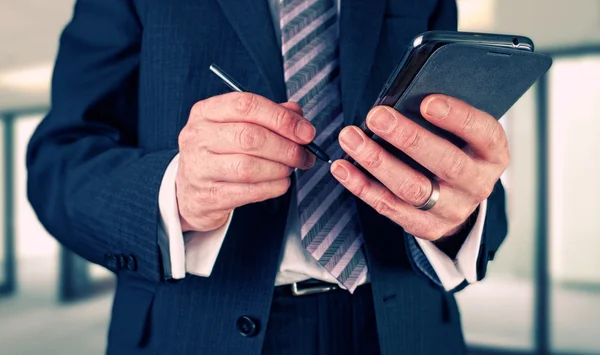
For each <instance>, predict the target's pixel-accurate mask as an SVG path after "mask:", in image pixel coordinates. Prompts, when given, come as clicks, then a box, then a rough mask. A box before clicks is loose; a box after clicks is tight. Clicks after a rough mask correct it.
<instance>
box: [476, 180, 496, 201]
mask: <svg viewBox="0 0 600 355" xmlns="http://www.w3.org/2000/svg"><path fill="white" fill-rule="evenodd" d="M480 186H482V187H481V188H479V189H478V193H477V194H476V195H475V197H476V198H477V202H478V203H480V202H481V201H483V200H485V199H486V198H488V197H490V195H491V194H492V192H493V191H494V187H493V186H490V185H489V184H481V185H480Z"/></svg>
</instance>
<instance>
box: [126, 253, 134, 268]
mask: <svg viewBox="0 0 600 355" xmlns="http://www.w3.org/2000/svg"><path fill="white" fill-rule="evenodd" d="M125 259H126V260H127V270H131V271H135V270H137V260H135V256H133V255H131V254H129V255H127V256H126V257H125Z"/></svg>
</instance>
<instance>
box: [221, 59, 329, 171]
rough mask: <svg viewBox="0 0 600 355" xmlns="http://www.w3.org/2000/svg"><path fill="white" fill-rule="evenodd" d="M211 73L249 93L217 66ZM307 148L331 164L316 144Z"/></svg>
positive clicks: (232, 88) (308, 145)
mask: <svg viewBox="0 0 600 355" xmlns="http://www.w3.org/2000/svg"><path fill="white" fill-rule="evenodd" d="M210 71H212V72H213V73H215V74H217V76H218V77H219V78H221V80H223V82H224V83H225V84H226V85H227V86H229V88H230V89H231V90H233V91H237V92H247V91H246V90H245V89H244V88H243V87H242V85H240V83H238V82H237V81H235V80H234V79H233V78H232V77H231V76H229V74H227V73H225V72H224V71H223V69H221V68H219V67H218V66H217V65H216V64H211V65H210ZM305 147H306V149H308V151H309V152H311V153H313V154H314V155H315V156H316V157H317V158H319V159H321V160H322V161H324V162H327V163H329V164H331V158H330V157H329V155H328V154H327V153H326V152H325V151H324V150H323V149H321V147H319V146H318V145H316V144H315V143H313V142H310V143H308V144H307V145H306V146H305Z"/></svg>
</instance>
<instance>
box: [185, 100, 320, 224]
mask: <svg viewBox="0 0 600 355" xmlns="http://www.w3.org/2000/svg"><path fill="white" fill-rule="evenodd" d="M314 136H315V128H314V127H313V126H312V125H311V124H310V122H309V121H307V120H306V119H305V118H304V117H302V109H301V108H300V106H299V105H298V104H296V103H293V102H286V103H284V104H281V105H280V104H276V103H274V102H272V101H270V100H268V99H266V98H264V97H261V96H258V95H255V94H250V93H230V94H225V95H220V96H215V97H211V98H209V99H206V100H203V101H199V102H198V103H196V104H195V105H194V107H193V108H192V110H191V113H190V117H189V120H188V123H187V124H186V126H185V127H184V128H183V130H182V131H181V133H180V134H179V168H178V170H177V177H176V190H177V204H178V207H179V217H180V220H181V227H182V230H183V231H184V232H185V231H192V230H193V231H200V232H203V231H210V230H214V229H216V228H219V227H221V226H222V225H223V224H225V222H226V221H227V219H228V217H229V214H230V213H231V212H232V211H233V209H235V208H236V207H239V206H243V205H246V204H249V203H253V202H259V201H264V200H268V199H270V198H274V197H278V196H281V195H283V194H285V192H286V191H287V190H288V188H289V186H290V175H291V173H292V172H293V169H294V168H299V169H308V168H310V167H312V166H313V165H314V163H315V156H314V155H312V154H311V153H309V152H308V151H307V150H306V149H304V147H302V145H305V144H308V143H310V142H311V141H312V140H313V138H314Z"/></svg>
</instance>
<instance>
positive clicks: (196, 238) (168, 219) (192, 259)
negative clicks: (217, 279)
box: [158, 154, 233, 279]
mask: <svg viewBox="0 0 600 355" xmlns="http://www.w3.org/2000/svg"><path fill="white" fill-rule="evenodd" d="M178 167H179V154H177V155H176V156H175V157H174V158H173V160H172V161H171V163H170V164H169V166H168V167H167V170H166V171H165V174H164V176H163V180H162V182H161V185H160V190H159V193H158V204H159V209H160V217H161V221H160V223H159V239H160V240H162V241H163V242H162V243H161V241H160V240H159V245H160V246H162V247H161V249H163V250H162V251H161V254H162V255H163V263H164V265H165V268H166V269H167V270H165V274H166V275H167V276H170V278H173V279H182V278H184V277H185V275H186V272H187V273H190V274H193V275H196V276H204V277H208V276H210V274H211V272H212V269H213V266H214V264H215V262H216V260H217V256H218V255H219V251H220V250H221V245H222V244H223V240H225V235H226V234H227V230H228V229H229V225H230V224H231V219H232V217H233V212H232V213H230V215H229V219H228V220H227V222H226V223H225V224H224V225H223V226H222V227H220V228H217V229H215V230H212V231H209V232H186V233H183V231H182V230H181V221H180V219H179V208H178V206H177V192H176V186H175V178H176V176H177V169H178ZM164 249H166V250H164Z"/></svg>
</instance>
